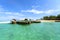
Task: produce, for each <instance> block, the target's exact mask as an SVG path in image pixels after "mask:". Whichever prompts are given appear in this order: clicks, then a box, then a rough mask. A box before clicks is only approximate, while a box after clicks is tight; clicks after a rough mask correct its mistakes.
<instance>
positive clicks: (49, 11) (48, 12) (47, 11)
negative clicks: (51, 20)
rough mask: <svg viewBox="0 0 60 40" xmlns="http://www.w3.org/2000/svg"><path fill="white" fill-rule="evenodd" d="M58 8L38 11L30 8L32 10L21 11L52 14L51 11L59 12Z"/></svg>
mask: <svg viewBox="0 0 60 40" xmlns="http://www.w3.org/2000/svg"><path fill="white" fill-rule="evenodd" d="M59 11H60V10H45V11H40V10H35V9H32V10H22V12H31V13H33V14H42V13H43V14H53V13H56V12H59Z"/></svg>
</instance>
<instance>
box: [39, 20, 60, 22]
mask: <svg viewBox="0 0 60 40" xmlns="http://www.w3.org/2000/svg"><path fill="white" fill-rule="evenodd" d="M40 21H41V22H55V21H60V20H40Z"/></svg>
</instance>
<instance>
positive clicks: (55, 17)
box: [43, 14, 60, 20]
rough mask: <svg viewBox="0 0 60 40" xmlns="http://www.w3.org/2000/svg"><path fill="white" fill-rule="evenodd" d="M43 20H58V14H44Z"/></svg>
mask: <svg viewBox="0 0 60 40" xmlns="http://www.w3.org/2000/svg"><path fill="white" fill-rule="evenodd" d="M43 19H44V20H60V14H59V15H57V16H52V15H51V16H44V17H43Z"/></svg>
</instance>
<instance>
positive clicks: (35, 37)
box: [0, 22, 60, 40]
mask: <svg viewBox="0 0 60 40" xmlns="http://www.w3.org/2000/svg"><path fill="white" fill-rule="evenodd" d="M0 40H60V22H42V23H32V24H30V25H19V24H8V23H0Z"/></svg>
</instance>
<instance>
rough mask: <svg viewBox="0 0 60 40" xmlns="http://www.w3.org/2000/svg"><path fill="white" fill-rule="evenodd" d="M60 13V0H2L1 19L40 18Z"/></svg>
mask: <svg viewBox="0 0 60 40" xmlns="http://www.w3.org/2000/svg"><path fill="white" fill-rule="evenodd" d="M58 14H60V0H0V20H10V19H13V18H16V19H24V18H30V19H39V18H42V17H43V16H49V15H58Z"/></svg>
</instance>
